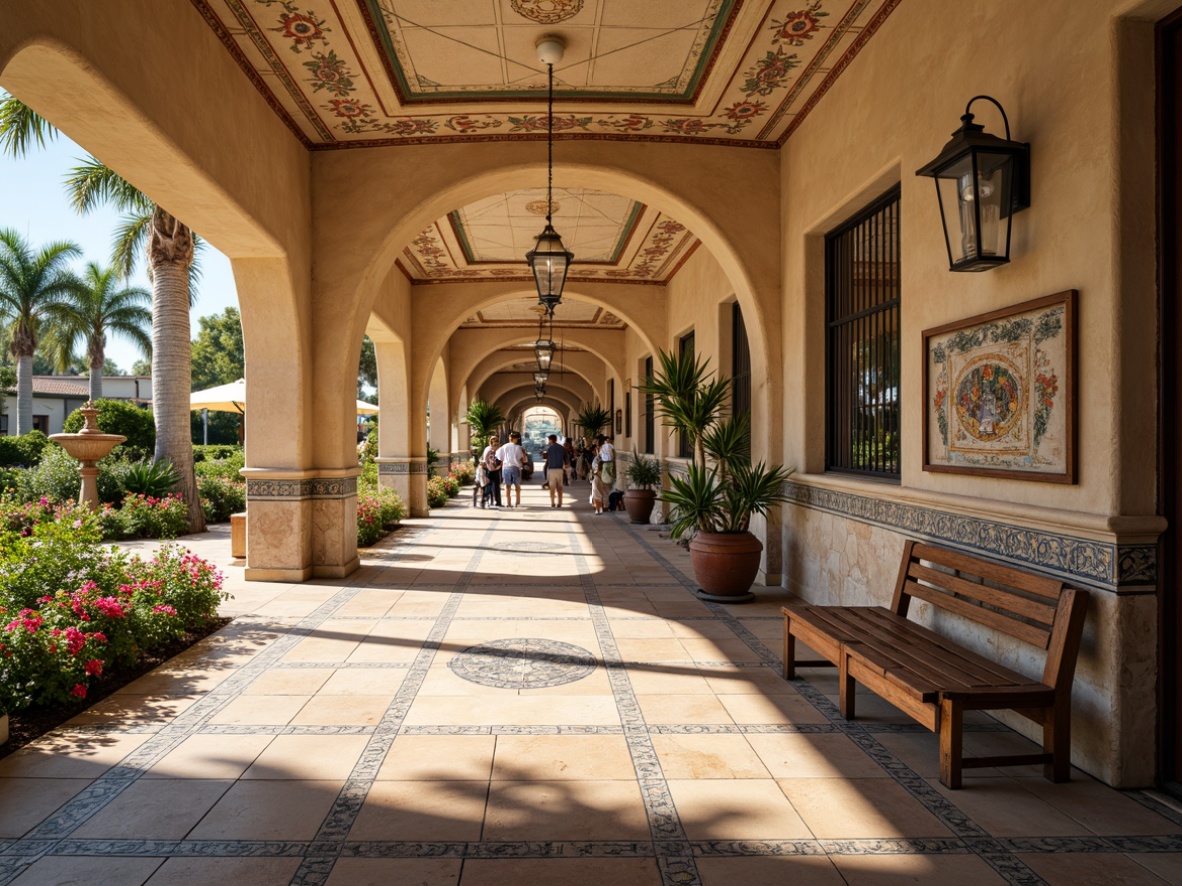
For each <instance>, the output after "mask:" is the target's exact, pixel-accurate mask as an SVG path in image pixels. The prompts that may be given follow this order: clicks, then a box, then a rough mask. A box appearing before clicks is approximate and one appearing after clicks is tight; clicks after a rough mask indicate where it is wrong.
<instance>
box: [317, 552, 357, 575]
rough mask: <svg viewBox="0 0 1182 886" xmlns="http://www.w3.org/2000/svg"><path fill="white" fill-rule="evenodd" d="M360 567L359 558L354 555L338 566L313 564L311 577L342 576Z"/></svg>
mask: <svg viewBox="0 0 1182 886" xmlns="http://www.w3.org/2000/svg"><path fill="white" fill-rule="evenodd" d="M360 568H361V558H359V557H354V558H353V559H352V560H350V561H349V562H348V563H345V564H342V565H340V566H313V567H312V577H313V578H344V577H345V576H347V575H351V574H352V573H354V572H356V571H357V570H358V569H360Z"/></svg>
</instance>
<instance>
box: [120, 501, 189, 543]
mask: <svg viewBox="0 0 1182 886" xmlns="http://www.w3.org/2000/svg"><path fill="white" fill-rule="evenodd" d="M103 516H104V519H103V531H104V534H105V536H106V537H107V538H176V537H177V536H178V535H180V534H182V533H183V532H185V531H186V530H187V529H188V523H189V508H188V506H187V505H186V504H185V502H184V500H183V499H182V498H181V496H180V495H179V494H177V493H171V492H170V493H169V494H168V495H165V496H164V497H163V498H155V497H153V496H151V495H143V494H136V493H133V492H129V493H127V495H125V496H124V497H123V504H122V505H120V507H119V510H117V511H115V510H111V509H106V510H104V512H103Z"/></svg>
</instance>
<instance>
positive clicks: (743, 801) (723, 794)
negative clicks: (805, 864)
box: [669, 778, 812, 840]
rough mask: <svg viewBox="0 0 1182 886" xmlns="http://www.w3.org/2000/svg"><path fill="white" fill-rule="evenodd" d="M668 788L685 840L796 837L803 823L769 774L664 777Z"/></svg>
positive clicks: (804, 831) (805, 833)
mask: <svg viewBox="0 0 1182 886" xmlns="http://www.w3.org/2000/svg"><path fill="white" fill-rule="evenodd" d="M669 791H670V793H671V794H672V796H673V802H674V803H675V804H676V805H677V813H678V815H679V816H680V817H681V824H682V827H683V828H685V833H686V836H687V837H689V838H690V839H691V840H802V839H805V840H807V839H809V838H811V837H812V833H811V832H810V831H809V828H808V826H807V825H806V824H805V822H804V820H803V819H802V818H801V817H800V815H799V814H798V813H797V811H796V810H795V809H793V808H792V804H791V803H790V802H788V800H787V799H786V798H785V797H784V793H783V792H782V791H781V790H780V788H779V787H778V786H777V785H776V782H775V781H773V780H772V779H770V778H767V779H762V778H761V779H755V778H750V779H735V780H724V781H717V780H700V781H697V780H686V779H670V780H669Z"/></svg>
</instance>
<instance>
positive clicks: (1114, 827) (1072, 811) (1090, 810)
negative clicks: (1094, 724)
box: [1014, 771, 1182, 836]
mask: <svg viewBox="0 0 1182 886" xmlns="http://www.w3.org/2000/svg"><path fill="white" fill-rule="evenodd" d="M1072 778H1073V780H1072V781H1070V782H1066V783H1064V784H1055V783H1053V782H1050V781H1047V780H1046V779H1045V778H1042V777H1039V776H1034V777H1029V778H1016V779H1014V780H1015V781H1016V782H1017V783H1018V784H1020V785H1022V786H1023V787H1024V788H1026V790H1028V791H1030V793H1032V794H1034V795H1035V796H1036V797H1039V798H1040V799H1042V800H1045V801H1046V802H1047V803H1049V804H1050V805H1051V806H1053V807H1055V808H1056V809H1058V810H1059V811H1060V812H1062V813H1064V814H1066V815H1069V816H1071V817H1072V818H1074V819H1075V820H1076V821H1078V822H1079V823H1080V824H1082V825H1084V826H1085V827H1087V828H1088V829H1089V830H1091V831H1092V832H1093V833H1096V834H1100V835H1103V836H1113V835H1119V834H1141V835H1148V834H1177V833H1179V832H1182V828H1180V827H1179V826H1178V825H1176V824H1174V823H1173V822H1171V821H1170V820H1169V819H1167V818H1165V817H1164V816H1161V815H1158V814H1157V813H1156V812H1154V811H1152V810H1150V809H1146V808H1145V807H1144V806H1142V805H1141V804H1140V803H1138V802H1137V801H1136V800H1133V799H1131V798H1129V797H1126V796H1125V795H1124V794H1122V793H1120V792H1119V791H1114V790H1112V788H1110V787H1108V786H1107V785H1104V784H1101V783H1100V782H1098V781H1096V780H1095V779H1094V778H1091V777H1089V776H1087V775H1083V774H1081V773H1079V772H1078V771H1077V772H1074V773H1073V774H1072Z"/></svg>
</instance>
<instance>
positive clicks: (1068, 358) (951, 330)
mask: <svg viewBox="0 0 1182 886" xmlns="http://www.w3.org/2000/svg"><path fill="white" fill-rule="evenodd" d="M1077 298H1078V292H1077V291H1076V290H1074V289H1072V290H1069V291H1067V292H1060V293H1057V294H1055V295H1049V296H1046V297H1045V298H1038V299H1034V300H1033V301H1027V302H1023V303H1022V304H1017V305H1013V306H1011V307H1008V308H1002V309H1001V310H998V311H993V312H991V313H988V314H981V315H979V316H977V317H970V318H968V319H967V320H960V321H958V322H956V323H949V324H947V325H945V326H939V327H936V328H934V329H925V330H924V332H923V344H924V398H925V400H924V412H923V421H924V428H923V440H924V459H923V461H924V464H923V469H924V470H925V471H936V472H944V473H955V474H981V475H988V476H992V477H999V478H1007V479H1014V480H1039V481H1043V482H1047V483H1074V482H1075V468H1076V465H1075V360H1076V353H1075V341H1076V329H1075V324H1076V320H1075V317H1076V300H1077Z"/></svg>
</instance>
